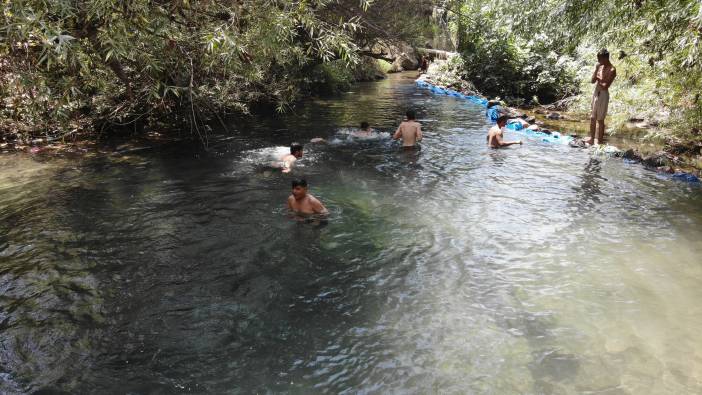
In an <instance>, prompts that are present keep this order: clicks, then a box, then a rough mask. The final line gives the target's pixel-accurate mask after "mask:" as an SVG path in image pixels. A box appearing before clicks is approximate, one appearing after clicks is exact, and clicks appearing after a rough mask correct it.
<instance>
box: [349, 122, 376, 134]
mask: <svg viewBox="0 0 702 395" xmlns="http://www.w3.org/2000/svg"><path fill="white" fill-rule="evenodd" d="M351 136H353V137H372V136H373V129H371V127H370V125H369V124H368V122H366V121H363V122H361V129H359V130H356V131H355V132H353V133H351Z"/></svg>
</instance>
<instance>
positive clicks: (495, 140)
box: [487, 115, 522, 148]
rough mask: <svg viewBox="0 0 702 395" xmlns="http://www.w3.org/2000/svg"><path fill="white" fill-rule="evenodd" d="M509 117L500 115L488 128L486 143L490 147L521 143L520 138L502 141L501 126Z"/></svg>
mask: <svg viewBox="0 0 702 395" xmlns="http://www.w3.org/2000/svg"><path fill="white" fill-rule="evenodd" d="M508 119H509V117H508V116H506V115H500V116H499V117H498V118H497V124H496V125H495V126H493V127H491V128H490V130H488V135H487V143H488V147H490V148H502V147H508V146H510V145H515V144H519V145H522V140H519V141H504V140H502V136H503V135H502V128H504V127H505V125H506V124H507V120H508Z"/></svg>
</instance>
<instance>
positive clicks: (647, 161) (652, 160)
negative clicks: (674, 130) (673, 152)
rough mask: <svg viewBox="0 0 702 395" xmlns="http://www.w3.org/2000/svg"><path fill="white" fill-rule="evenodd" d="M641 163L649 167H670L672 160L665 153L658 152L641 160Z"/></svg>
mask: <svg viewBox="0 0 702 395" xmlns="http://www.w3.org/2000/svg"><path fill="white" fill-rule="evenodd" d="M641 162H642V163H643V164H644V165H646V166H648V167H655V168H658V167H663V166H669V165H670V164H671V162H672V161H671V159H670V158H669V157H668V154H666V153H665V152H664V151H658V152H656V153H654V154H651V155H649V156H647V157H645V158H643V159H642V160H641Z"/></svg>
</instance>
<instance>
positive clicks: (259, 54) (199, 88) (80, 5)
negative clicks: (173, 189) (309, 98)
mask: <svg viewBox="0 0 702 395" xmlns="http://www.w3.org/2000/svg"><path fill="white" fill-rule="evenodd" d="M3 3H4V4H3V8H4V12H3V14H2V19H1V23H0V25H1V26H2V29H1V30H0V55H1V56H2V59H3V60H2V63H1V64H0V67H2V77H1V78H2V87H3V88H2V91H1V92H0V93H2V98H3V103H4V105H3V107H2V109H0V111H2V114H0V118H3V119H5V120H6V121H7V120H11V121H13V122H15V124H19V125H28V126H29V127H32V126H36V125H39V124H42V125H47V127H48V128H49V129H66V128H71V127H76V122H77V121H78V120H80V119H81V117H82V116H84V115H87V114H92V115H94V114H97V115H99V117H100V118H102V119H106V120H109V121H112V122H115V123H124V122H131V121H134V120H136V119H139V118H143V117H154V116H158V115H159V114H160V115H163V114H166V115H167V114H171V113H174V112H177V113H179V114H185V116H186V117H187V118H188V119H189V120H190V121H191V124H192V125H194V126H195V127H196V129H197V127H198V119H200V118H201V114H202V113H203V112H214V111H221V110H223V109H225V108H226V109H232V108H233V109H238V110H240V111H246V109H247V106H248V105H249V104H250V103H254V102H259V101H271V102H275V103H277V105H278V108H279V109H280V110H283V109H284V108H286V107H287V106H289V105H290V103H291V102H292V101H293V100H294V99H295V98H296V97H297V94H298V81H299V80H300V79H301V78H303V76H304V74H305V72H306V71H307V70H308V69H309V68H310V67H314V65H315V64H318V63H322V62H326V61H331V60H337V59H338V60H340V61H342V62H344V63H346V64H353V63H355V62H357V60H358V55H357V53H358V47H357V45H356V44H355V43H354V41H353V39H352V36H353V34H354V32H355V31H358V30H359V29H360V25H359V24H358V20H357V18H347V19H344V18H341V19H339V18H338V17H333V18H332V16H331V14H328V13H326V12H325V11H326V10H327V7H328V6H329V4H330V3H332V1H331V0H313V1H301V2H298V1H284V0H277V1H268V0H243V1H242V0H225V1H218V2H212V1H204V0H203V1H189V0H171V1H165V0H164V1H149V0H127V1H118V0H78V1H73V0H57V1H52V2H46V1H41V0H4V1H3ZM5 126H7V125H5Z"/></svg>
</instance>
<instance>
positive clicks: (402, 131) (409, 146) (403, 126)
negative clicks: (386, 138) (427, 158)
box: [392, 110, 422, 150]
mask: <svg viewBox="0 0 702 395" xmlns="http://www.w3.org/2000/svg"><path fill="white" fill-rule="evenodd" d="M406 115H407V120H405V121H403V122H402V123H400V126H399V127H398V128H397V131H396V132H395V134H394V135H393V136H392V138H393V139H395V140H399V139H402V149H404V150H413V149H417V148H419V146H418V145H417V143H418V142H419V141H421V140H422V125H420V124H419V122H417V121H415V117H416V116H415V114H414V111H413V110H407V114H406Z"/></svg>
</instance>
